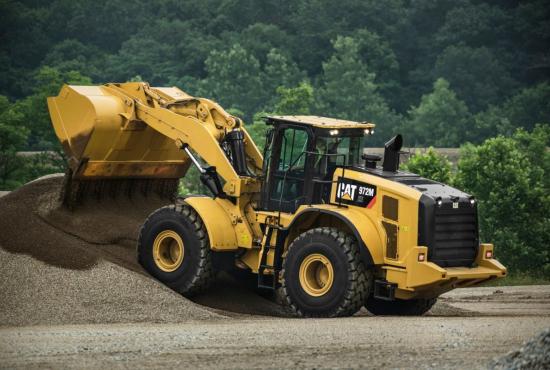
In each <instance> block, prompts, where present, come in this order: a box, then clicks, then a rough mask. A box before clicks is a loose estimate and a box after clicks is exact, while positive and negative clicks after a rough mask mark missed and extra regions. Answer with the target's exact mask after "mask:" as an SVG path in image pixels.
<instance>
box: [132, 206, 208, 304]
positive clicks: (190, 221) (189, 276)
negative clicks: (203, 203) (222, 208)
mask: <svg viewBox="0 0 550 370" xmlns="http://www.w3.org/2000/svg"><path fill="white" fill-rule="evenodd" d="M137 252H138V261H139V263H140V264H141V265H142V266H143V268H145V270H147V272H149V273H150V274H151V275H152V276H153V277H154V278H156V279H157V280H160V281H161V282H162V283H164V284H165V285H167V286H168V287H170V288H172V289H173V290H175V291H177V292H179V293H181V294H183V295H185V296H192V295H194V294H197V293H199V292H201V291H203V290H205V289H206V288H207V287H208V286H209V285H210V283H211V282H212V280H213V278H214V272H213V269H212V258H211V250H210V242H209V240H208V234H207V233H206V228H205V227H204V223H203V222H202V219H201V218H200V216H199V215H198V214H197V212H195V210H194V209H193V208H191V207H190V206H188V205H185V204H177V205H171V206H167V207H162V208H160V209H158V210H156V211H155V212H153V213H152V214H151V215H150V216H149V217H148V218H147V220H146V221H145V223H144V224H143V226H142V227H141V230H140V233H139V238H138V245H137Z"/></svg>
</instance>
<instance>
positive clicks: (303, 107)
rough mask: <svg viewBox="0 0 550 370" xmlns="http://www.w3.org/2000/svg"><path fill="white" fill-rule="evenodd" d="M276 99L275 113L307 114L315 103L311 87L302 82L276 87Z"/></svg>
mask: <svg viewBox="0 0 550 370" xmlns="http://www.w3.org/2000/svg"><path fill="white" fill-rule="evenodd" d="M277 95H278V101H277V102H276V104H275V111H276V112H277V114H291V115H300V114H302V115H307V114H310V113H311V109H312V107H313V105H314V103H315V97H314V94H313V87H312V86H311V85H310V84H309V83H308V82H302V83H300V84H299V85H298V86H296V87H290V88H287V87H284V86H280V87H278V88H277Z"/></svg>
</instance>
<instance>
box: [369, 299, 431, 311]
mask: <svg viewBox="0 0 550 370" xmlns="http://www.w3.org/2000/svg"><path fill="white" fill-rule="evenodd" d="M436 301H437V298H430V299H428V298H419V299H408V300H405V299H396V300H394V301H384V300H381V299H376V298H374V297H372V296H370V297H369V298H368V299H367V302H366V303H365V308H366V309H367V310H368V311H369V312H370V313H372V314H373V315H395V316H421V315H423V314H425V313H426V312H428V311H429V310H430V309H431V308H432V306H433V305H434V304H435V302H436Z"/></svg>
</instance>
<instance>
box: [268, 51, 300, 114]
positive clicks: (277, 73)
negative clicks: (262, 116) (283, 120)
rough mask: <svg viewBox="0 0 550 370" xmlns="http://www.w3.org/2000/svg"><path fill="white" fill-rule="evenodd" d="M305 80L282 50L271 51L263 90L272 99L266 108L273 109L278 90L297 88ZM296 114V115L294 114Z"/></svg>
mask: <svg viewBox="0 0 550 370" xmlns="http://www.w3.org/2000/svg"><path fill="white" fill-rule="evenodd" d="M304 78H305V73H304V72H302V71H301V70H300V69H299V68H298V66H297V65H296V63H294V61H292V60H289V59H288V58H287V57H286V56H285V55H284V54H283V53H281V51H280V50H277V49H271V50H270V51H269V53H268V54H267V58H266V63H265V65H264V68H263V74H262V82H263V85H264V86H263V89H264V90H265V92H266V93H267V94H268V96H271V97H272V98H271V99H269V98H268V101H266V102H265V103H264V107H273V104H274V101H275V100H276V94H275V92H277V89H278V88H281V87H283V88H284V87H291V86H296V85H297V84H298V83H299V82H300V81H302V80H303V79H304ZM293 114H295V113H293Z"/></svg>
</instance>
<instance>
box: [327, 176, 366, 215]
mask: <svg viewBox="0 0 550 370" xmlns="http://www.w3.org/2000/svg"><path fill="white" fill-rule="evenodd" d="M336 202H338V203H344V204H351V205H355V206H360V207H368V208H371V207H372V206H373V205H374V203H375V202H376V186H374V185H371V184H367V183H364V182H359V181H355V180H351V179H345V178H342V177H340V178H338V184H337V186H336Z"/></svg>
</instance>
